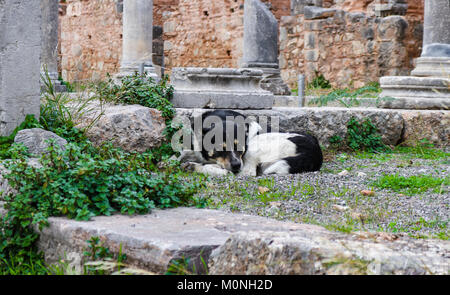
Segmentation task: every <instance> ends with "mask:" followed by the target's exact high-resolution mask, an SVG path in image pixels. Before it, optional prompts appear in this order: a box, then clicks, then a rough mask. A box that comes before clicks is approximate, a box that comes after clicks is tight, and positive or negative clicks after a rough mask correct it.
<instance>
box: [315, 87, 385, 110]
mask: <svg viewBox="0 0 450 295" xmlns="http://www.w3.org/2000/svg"><path fill="white" fill-rule="evenodd" d="M380 92H381V88H380V85H379V84H378V83H376V82H373V83H369V84H368V85H366V86H364V87H361V88H358V89H356V90H353V91H352V90H350V89H348V88H345V89H335V90H333V91H331V92H330V93H328V94H322V95H320V96H319V97H316V98H314V99H312V100H311V101H310V102H309V105H315V104H318V105H319V106H320V107H322V106H326V105H327V104H328V103H329V102H333V101H338V102H339V103H340V104H342V105H343V106H345V107H348V108H349V107H352V106H358V105H360V101H359V100H358V98H368V97H377V96H378V94H379V93H380Z"/></svg>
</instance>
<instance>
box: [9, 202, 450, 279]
mask: <svg viewBox="0 0 450 295" xmlns="http://www.w3.org/2000/svg"><path fill="white" fill-rule="evenodd" d="M0 205H1V204H0ZM3 213H4V212H3ZM91 237H99V238H100V239H101V241H102V242H103V246H104V247H108V248H109V249H110V250H111V251H112V252H113V253H118V252H119V249H120V248H121V249H122V253H123V254H126V256H127V264H128V265H131V266H135V267H139V268H144V269H146V270H149V271H152V272H155V273H159V274H163V273H165V272H166V271H167V268H168V266H169V265H170V264H171V263H172V262H173V261H174V260H176V259H181V258H190V261H191V267H192V265H194V264H195V267H196V270H197V271H200V272H201V271H204V269H202V268H201V266H202V262H201V260H202V259H203V260H204V261H205V262H206V263H208V264H209V273H210V274H221V275H223V274H227V275H228V274H337V273H338V274H361V273H368V274H447V272H448V265H449V261H450V256H449V253H450V252H449V251H450V242H448V241H440V240H417V239H412V238H407V237H402V236H400V235H393V234H385V233H353V234H342V233H336V232H330V231H327V230H326V229H325V228H322V227H319V226H315V225H308V224H299V223H292V222H281V221H276V220H273V219H269V218H264V217H259V216H250V215H244V214H233V213H225V212H222V211H216V210H206V209H194V208H177V209H170V210H155V211H154V212H153V213H152V214H148V215H140V216H122V215H115V216H110V217H95V218H93V220H92V221H85V222H78V221H74V220H68V219H65V218H54V217H52V218H49V227H46V228H44V229H43V230H42V232H41V233H40V239H39V242H38V247H39V248H40V249H41V250H42V251H43V252H44V253H45V258H46V260H47V262H50V263H51V262H56V261H58V260H60V259H61V258H65V260H66V262H68V263H69V265H70V266H72V267H75V268H80V267H81V263H82V261H83V252H84V251H85V250H86V247H87V243H86V241H87V240H89V239H90V238H91Z"/></svg>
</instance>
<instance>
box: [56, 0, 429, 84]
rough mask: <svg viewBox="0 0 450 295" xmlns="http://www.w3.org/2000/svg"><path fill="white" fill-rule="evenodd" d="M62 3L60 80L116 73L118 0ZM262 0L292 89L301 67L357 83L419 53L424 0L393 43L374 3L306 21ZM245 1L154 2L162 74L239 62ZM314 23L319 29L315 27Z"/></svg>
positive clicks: (334, 2) (415, 1)
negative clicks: (274, 24)
mask: <svg viewBox="0 0 450 295" xmlns="http://www.w3.org/2000/svg"><path fill="white" fill-rule="evenodd" d="M66 2H67V3H66V4H64V5H63V6H62V9H61V11H62V15H61V30H62V32H61V52H62V58H61V67H62V74H63V77H64V79H65V80H69V81H76V80H90V79H99V78H104V77H105V76H106V73H116V72H117V71H118V69H119V66H120V57H121V48H122V39H121V34H122V14H121V11H120V5H119V4H120V0H90V1H81V0H68V1H66ZM265 2H267V3H269V5H270V6H271V8H272V11H273V13H274V14H275V16H277V18H278V19H279V21H280V67H281V69H282V75H283V78H284V79H285V80H286V81H287V82H288V83H289V85H290V86H291V87H295V86H296V81H297V75H298V74H299V73H302V72H305V73H306V75H307V77H308V79H311V77H313V76H314V75H315V74H316V73H317V72H320V73H323V74H325V76H326V77H327V78H328V79H330V80H331V81H335V84H336V86H343V85H347V84H348V83H349V82H352V81H353V84H354V86H358V85H362V84H363V83H365V82H368V81H376V80H378V77H379V76H381V75H384V74H405V73H406V74H408V73H409V70H411V69H412V64H411V60H412V58H414V57H417V56H419V54H420V49H421V48H420V45H421V38H422V31H421V22H422V21H423V1H422V0H408V4H409V7H408V11H407V15H406V16H405V19H406V20H407V21H408V26H407V28H406V29H405V30H404V32H403V31H401V32H399V33H401V35H402V38H401V39H400V40H397V41H395V42H389V40H387V39H383V40H384V41H381V39H380V34H379V32H378V22H379V21H380V20H381V19H379V20H378V21H376V18H375V17H373V16H371V14H373V13H368V12H370V11H371V9H372V10H373V3H374V2H375V1H349V0H346V1H341V0H323V1H322V2H323V6H325V7H333V8H345V9H346V10H349V11H353V12H355V13H356V12H360V11H364V10H365V14H363V15H362V16H361V17H357V18H359V20H357V21H356V22H353V19H354V18H353V16H351V15H350V14H348V13H343V14H340V15H339V17H333V18H330V19H327V20H326V21H325V20H309V21H304V19H303V15H297V16H288V15H289V14H290V0H281V1H280V0H278V1H275V0H272V1H265ZM363 2H364V3H363ZM243 4H244V0H215V1H209V0H154V24H155V25H157V26H158V25H159V26H163V28H164V35H163V38H164V41H165V42H164V48H161V47H162V42H160V43H157V44H155V46H156V47H157V48H154V51H155V52H156V51H158V50H159V51H162V50H164V54H165V67H166V69H167V70H168V71H166V72H170V69H171V68H172V67H182V66H194V67H195V66H197V67H199V66H204V67H238V66H239V64H240V59H241V58H242V55H243V52H242V46H243ZM371 5H372V6H371ZM308 23H310V24H308ZM316 23H317V24H316ZM317 25H323V28H322V29H321V30H317V29H315V28H314V26H317ZM372 32H373V33H372ZM371 34H372V35H373V36H372V35H371ZM305 36H307V37H308V39H307V40H305ZM312 38H314V40H312ZM305 41H308V42H307V44H306V45H305ZM311 42H312V43H311ZM382 44H383V45H382ZM305 46H306V48H305ZM388 57H390V58H388ZM154 61H155V60H154ZM350 69H352V70H350Z"/></svg>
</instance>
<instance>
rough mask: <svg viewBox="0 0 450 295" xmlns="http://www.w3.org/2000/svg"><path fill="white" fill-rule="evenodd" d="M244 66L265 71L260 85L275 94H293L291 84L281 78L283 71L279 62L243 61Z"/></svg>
mask: <svg viewBox="0 0 450 295" xmlns="http://www.w3.org/2000/svg"><path fill="white" fill-rule="evenodd" d="M242 68H248V69H255V70H261V71H263V78H262V80H261V82H260V87H261V88H262V89H264V90H266V91H270V92H272V93H273V95H291V90H290V89H289V86H287V84H285V83H284V81H283V79H282V78H281V71H280V68H279V66H278V64H277V63H257V62H253V63H249V62H246V63H243V64H242Z"/></svg>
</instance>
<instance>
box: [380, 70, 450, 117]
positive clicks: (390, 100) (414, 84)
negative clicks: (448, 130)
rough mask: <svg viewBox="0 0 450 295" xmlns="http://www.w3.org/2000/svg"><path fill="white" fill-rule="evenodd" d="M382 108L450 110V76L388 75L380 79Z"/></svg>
mask: <svg viewBox="0 0 450 295" xmlns="http://www.w3.org/2000/svg"><path fill="white" fill-rule="evenodd" d="M380 86H381V88H382V89H383V91H382V93H381V94H380V97H381V98H382V102H381V103H380V104H379V107H381V108H387V109H415V110H449V109H450V78H444V77H411V76H405V77H402V76H387V77H382V78H381V79H380Z"/></svg>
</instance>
